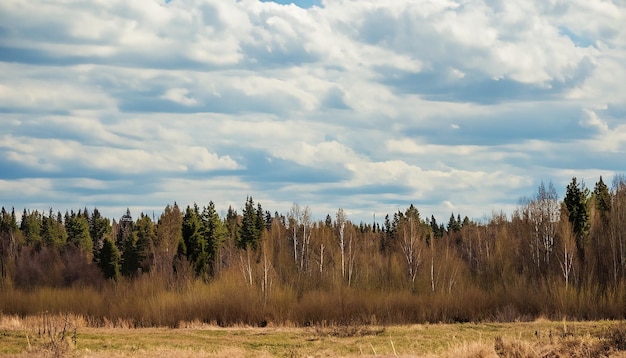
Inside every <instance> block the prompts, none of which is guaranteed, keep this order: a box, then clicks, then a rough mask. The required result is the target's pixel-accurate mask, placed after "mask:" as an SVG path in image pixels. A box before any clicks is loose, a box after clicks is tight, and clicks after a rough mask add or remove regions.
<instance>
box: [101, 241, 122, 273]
mask: <svg viewBox="0 0 626 358" xmlns="http://www.w3.org/2000/svg"><path fill="white" fill-rule="evenodd" d="M99 267H100V269H101V270H102V273H103V274H104V277H105V278H107V279H114V280H117V279H118V278H119V276H120V252H119V251H118V250H117V247H116V246H115V244H114V243H113V242H112V241H111V240H109V239H108V238H107V239H105V240H104V242H103V244H102V250H100V260H99Z"/></svg>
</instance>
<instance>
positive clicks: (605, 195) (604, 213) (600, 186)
mask: <svg viewBox="0 0 626 358" xmlns="http://www.w3.org/2000/svg"><path fill="white" fill-rule="evenodd" d="M593 199H594V203H595V207H596V210H598V212H599V213H600V217H601V219H602V221H603V222H604V223H605V224H606V223H607V222H608V218H609V213H610V212H611V193H610V192H609V188H608V187H607V186H606V184H604V181H603V180H602V177H600V180H599V181H598V182H597V183H596V186H595V188H594V189H593Z"/></svg>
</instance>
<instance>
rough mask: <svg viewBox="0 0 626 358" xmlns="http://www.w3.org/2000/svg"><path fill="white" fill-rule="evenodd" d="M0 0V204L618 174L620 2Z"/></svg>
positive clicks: (112, 207)
mask: <svg viewBox="0 0 626 358" xmlns="http://www.w3.org/2000/svg"><path fill="white" fill-rule="evenodd" d="M294 2H295V4H292V3H291V1H280V2H270V1H265V2H262V1H258V0H142V1H127V0H62V1H61V0H55V1H48V0H37V1H22V0H3V1H1V2H0V124H1V125H0V204H1V205H3V206H5V207H11V206H15V208H16V209H17V210H20V211H21V209H22V208H24V207H27V208H32V209H43V210H47V209H48V208H50V207H52V208H53V209H54V210H61V211H64V210H66V209H78V208H82V207H85V206H87V207H89V208H93V207H94V206H95V207H98V209H100V210H101V211H102V212H104V213H105V214H106V215H108V216H110V217H116V218H119V216H121V215H122V214H123V213H124V210H125V208H126V207H130V208H131V211H132V212H133V213H134V214H136V215H137V214H138V213H139V212H141V211H144V212H147V213H151V212H152V211H155V212H157V215H158V213H159V212H160V211H161V210H162V209H163V208H164V206H165V205H166V204H168V203H173V202H174V201H177V202H178V203H179V204H180V205H183V206H184V205H187V204H191V203H193V202H197V203H198V204H199V205H201V206H202V205H205V204H207V203H208V201H209V200H213V201H214V202H215V203H216V205H217V207H218V209H219V210H221V211H222V212H223V210H225V209H226V208H228V206H229V205H232V206H233V207H235V208H237V209H238V210H240V209H241V207H242V206H243V204H244V201H245V199H246V196H247V195H251V196H252V197H253V198H254V199H255V201H258V202H261V203H262V204H263V206H264V208H265V209H269V210H272V211H274V210H277V211H279V212H283V213H286V212H287V211H288V210H289V207H290V206H291V205H292V204H293V203H294V202H296V203H298V204H299V205H301V206H307V205H308V206H309V207H310V208H311V209H312V212H313V214H314V216H315V217H316V218H323V217H324V216H325V215H326V214H327V213H334V212H336V210H337V208H339V207H342V208H344V209H346V211H347V213H349V215H350V218H351V219H353V220H354V221H357V220H367V221H369V220H370V219H371V218H372V215H373V214H374V213H376V216H377V218H381V219H382V217H383V216H384V214H386V213H392V212H394V211H396V210H398V209H401V210H404V209H405V208H406V207H407V206H408V205H409V204H410V203H414V204H415V205H416V206H417V207H418V209H420V212H421V213H422V214H423V215H428V216H430V214H434V215H435V216H436V217H437V218H438V219H440V220H445V221H447V218H448V217H449V215H450V212H452V211H454V212H455V213H457V212H460V213H461V215H468V216H470V217H472V218H482V217H485V216H490V215H491V213H492V211H494V210H496V211H499V210H504V211H506V212H511V211H512V210H513V209H514V208H515V206H516V205H517V203H518V201H519V199H520V198H521V197H523V196H531V195H532V194H533V193H534V192H535V191H536V188H537V186H538V185H539V183H540V182H541V181H546V182H547V181H550V180H551V181H553V182H554V184H555V186H556V187H557V188H558V189H559V191H560V194H561V196H562V195H563V192H564V188H565V186H566V185H567V183H568V182H569V181H570V180H571V178H572V176H577V177H578V178H579V179H584V180H585V181H586V182H587V184H588V186H593V184H594V183H595V182H596V181H597V179H598V177H599V176H600V175H603V176H604V177H605V178H608V179H607V181H608V182H610V180H611V178H612V177H613V176H614V175H615V174H619V173H625V172H626V156H625V152H626V26H625V25H624V24H626V1H625V0H613V1H606V0H521V1H506V0H456V1H447V0H388V1H380V0H321V1H316V0H301V1H294Z"/></svg>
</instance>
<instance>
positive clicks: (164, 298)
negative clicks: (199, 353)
mask: <svg viewBox="0 0 626 358" xmlns="http://www.w3.org/2000/svg"><path fill="white" fill-rule="evenodd" d="M240 210H241V212H238V210H237V209H235V208H232V207H230V208H229V209H228V211H227V214H226V215H225V217H220V215H219V214H218V212H217V211H216V209H215V204H214V203H213V202H209V203H201V204H193V206H191V205H190V206H187V207H185V208H181V207H179V206H178V205H177V204H176V203H173V204H170V205H167V206H166V207H165V208H164V210H163V212H162V213H161V214H160V215H159V216H158V217H154V216H151V215H146V214H145V213H140V214H139V215H138V216H136V217H135V218H133V215H132V213H131V212H130V210H127V211H126V212H125V213H124V214H123V215H122V216H121V217H120V218H118V219H115V218H113V219H111V218H107V217H103V216H102V215H101V214H100V212H99V211H98V209H97V208H94V209H93V210H91V211H90V210H89V209H87V208H85V209H79V210H77V211H70V212H65V213H61V212H54V211H53V210H52V209H50V210H49V211H48V212H39V211H37V210H28V209H24V210H23V211H22V212H21V213H19V212H18V213H16V212H15V209H5V208H4V207H3V208H2V212H1V214H0V270H1V272H0V273H1V277H0V313H2V314H17V315H20V316H27V315H34V314H40V313H41V312H51V313H68V312H69V313H72V314H77V315H82V316H84V317H86V319H87V320H88V321H89V322H90V324H92V325H94V326H98V325H104V324H111V323H112V324H114V325H120V326H130V327H148V326H169V327H178V326H180V325H181V323H182V322H193V321H197V322H206V323H210V324H217V325H220V326H230V325H236V324H244V325H252V326H264V325H267V324H270V323H271V324H276V325H295V326H306V325H323V324H404V323H423V322H484V321H503V322H510V321H519V320H533V319H536V318H538V317H545V318H548V319H565V318H567V319H571V320H591V319H624V318H626V176H622V175H618V176H616V177H615V178H613V181H612V183H610V185H607V184H605V182H604V181H603V179H602V177H600V178H599V180H598V181H597V182H596V183H595V185H594V187H593V188H592V189H591V188H587V187H586V185H585V183H584V182H582V181H579V180H578V179H577V178H576V177H574V178H572V180H571V182H570V183H569V185H568V186H567V188H566V190H565V196H564V198H563V199H560V198H559V196H558V194H557V190H556V188H555V187H554V185H553V184H552V183H548V184H544V183H542V184H541V185H540V186H539V187H538V188H537V191H536V192H535V193H533V194H532V195H531V196H529V197H527V198H524V199H521V200H520V202H519V204H518V206H517V209H516V210H515V211H514V212H512V213H508V214H507V213H504V212H499V213H498V212H496V213H493V214H492V216H491V217H490V218H488V219H487V220H483V221H480V222H477V221H474V220H471V219H469V218H468V217H462V216H461V214H460V213H451V215H450V218H449V220H447V222H445V221H438V220H436V218H435V217H434V216H432V215H431V216H430V217H429V216H428V215H424V214H423V213H421V212H420V211H419V209H418V207H416V206H414V205H410V206H409V207H408V208H406V209H405V210H404V211H398V212H395V213H392V214H388V215H387V216H386V217H385V218H384V222H382V223H363V222H361V223H354V222H352V221H351V220H350V218H349V216H348V215H347V214H346V211H344V209H341V208H340V209H338V210H337V212H335V213H329V214H328V215H327V216H326V218H325V220H319V221H315V220H313V219H312V218H313V214H312V213H311V210H310V209H309V208H308V207H306V206H304V207H302V206H300V205H298V204H293V206H292V207H291V209H290V210H289V212H287V213H278V212H273V213H272V212H271V211H269V210H265V209H264V208H263V207H262V205H261V203H255V201H254V200H253V198H252V197H248V198H247V199H246V201H245V203H244V205H243V207H242V208H240Z"/></svg>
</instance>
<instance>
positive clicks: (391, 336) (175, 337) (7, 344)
mask: <svg viewBox="0 0 626 358" xmlns="http://www.w3.org/2000/svg"><path fill="white" fill-rule="evenodd" d="M47 320H48V321H47V323H44V319H43V318H42V317H41V316H29V317H26V318H19V317H17V316H2V317H0V342H1V344H0V354H1V355H11V356H24V357H25V356H31V355H33V354H34V355H39V356H75V357H82V356H85V357H128V356H133V357H149V356H171V357H189V356H208V357H214V356H239V357H258V356H267V357H274V356H277V357H293V356H297V357H299V356H343V357H349V356H450V357H497V356H498V355H497V353H498V352H505V356H511V357H512V356H599V355H608V354H609V353H611V354H617V355H619V354H622V356H626V352H625V351H624V350H625V349H626V328H625V327H626V326H625V325H624V322H618V321H588V322H569V321H561V322H555V321H548V320H536V321H533V322H516V323H462V324H461V323H459V324H419V325H404V326H387V327H382V326H328V327H324V326H312V327H301V328H298V327H287V326H280V327H275V326H270V327H265V328H259V327H230V328H222V327H217V326H211V325H206V324H202V323H199V322H195V323H194V322H188V323H182V324H180V328H120V327H119V326H118V327H115V328H114V327H113V325H110V326H105V327H91V326H89V323H88V321H86V320H84V319H83V318H81V317H80V316H73V317H69V316H65V317H61V316H53V317H48V318H47ZM66 322H67V323H66ZM45 324H47V329H52V332H56V336H55V337H56V338H55V339H56V340H57V342H56V343H57V346H58V347H61V346H60V344H61V342H60V335H59V332H61V327H62V325H66V324H68V327H69V326H71V327H75V328H76V339H75V342H74V341H73V340H72V338H71V337H66V338H65V339H66V341H64V342H65V343H63V344H65V346H63V347H62V348H63V349H55V346H54V345H51V339H50V336H49V335H48V334H41V333H40V332H41V329H42V327H43V326H44V325H45Z"/></svg>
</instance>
